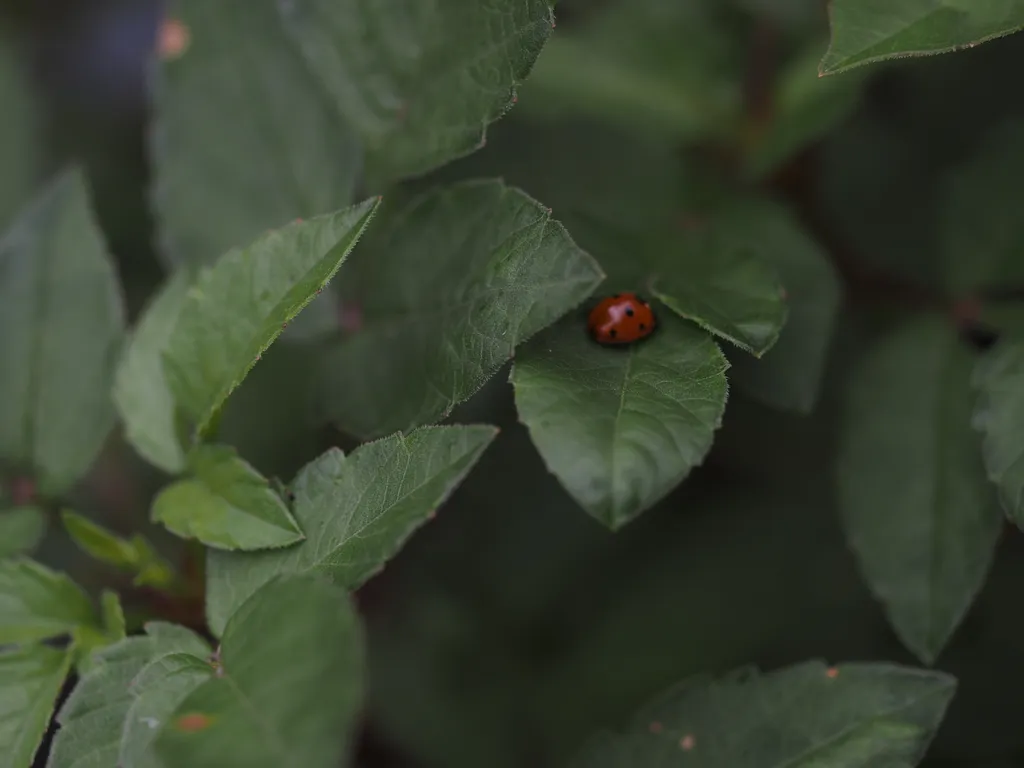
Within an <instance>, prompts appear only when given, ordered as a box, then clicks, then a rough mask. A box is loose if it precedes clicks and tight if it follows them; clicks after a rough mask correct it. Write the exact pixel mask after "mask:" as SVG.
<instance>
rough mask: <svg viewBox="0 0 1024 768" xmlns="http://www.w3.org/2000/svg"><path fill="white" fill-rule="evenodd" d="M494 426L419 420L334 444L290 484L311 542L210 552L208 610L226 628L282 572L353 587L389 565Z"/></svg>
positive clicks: (213, 624)
mask: <svg viewBox="0 0 1024 768" xmlns="http://www.w3.org/2000/svg"><path fill="white" fill-rule="evenodd" d="M496 434H497V429H496V428H495V427H490V426H445V427H423V428H421V429H417V430H415V431H413V432H412V433H411V434H409V435H408V436H402V435H392V436H390V437H386V438H384V439H382V440H377V441H375V442H372V443H366V444H365V445H361V446H360V447H359V448H357V449H356V450H355V451H354V452H353V453H352V455H350V456H347V457H346V456H345V455H344V454H342V452H341V451H339V450H338V449H331V450H329V451H327V452H326V453H324V454H323V455H322V456H320V457H319V458H318V459H316V460H314V461H312V462H310V463H309V464H307V465H306V466H305V467H304V468H303V469H302V471H300V472H299V474H298V475H297V476H296V478H295V481H294V482H293V483H292V489H293V491H294V493H295V501H294V502H293V504H292V506H293V509H294V510H295V516H296V517H297V518H298V519H299V522H300V523H301V524H302V527H303V529H304V530H305V531H306V532H307V538H306V541H304V542H303V543H302V544H300V545H298V546H296V547H292V548H290V549H287V550H281V551H277V552H258V553H240V552H231V553H222V552H213V551H211V552H210V553H209V558H208V561H207V568H206V574H207V590H206V613H207V617H208V621H209V624H210V628H211V630H213V632H214V633H216V634H218V635H219V634H220V632H221V631H222V630H223V628H224V625H225V623H226V622H227V620H228V618H229V617H230V616H231V615H232V613H233V612H234V610H235V609H236V608H237V607H238V606H239V605H241V604H242V603H243V602H245V601H246V600H247V599H248V598H249V596H250V595H252V594H253V593H254V592H255V591H256V590H257V589H258V588H259V587H260V586H261V585H262V584H264V583H266V582H267V581H269V580H270V579H271V578H273V577H274V576H276V575H278V574H290V573H300V574H301V573H319V574H324V575H326V576H328V577H329V578H330V579H331V580H332V581H334V582H335V583H336V584H340V585H341V586H344V587H346V588H348V589H355V588H357V587H358V586H359V585H361V584H362V583H363V582H365V581H366V580H367V579H369V578H370V577H371V576H373V575H374V574H375V573H377V572H378V571H380V569H381V568H383V567H384V563H385V562H387V560H388V559H390V558H391V557H393V556H394V555H395V554H396V553H397V552H398V550H399V549H400V548H401V546H402V544H404V543H405V541H406V540H407V539H408V538H409V537H410V536H411V535H412V534H413V532H414V531H415V530H416V528H418V527H419V526H420V525H422V524H423V523H424V522H426V520H427V519H428V518H429V516H430V515H431V514H433V512H434V511H435V510H436V509H437V508H438V507H439V506H441V504H443V503H444V501H445V499H447V498H448V496H449V494H451V492H452V491H453V490H454V489H455V488H456V487H457V486H458V484H459V483H460V482H461V481H462V479H463V478H464V477H465V476H466V474H467V473H468V472H469V470H470V469H472V467H473V465H474V464H476V462H477V460H478V459H479V458H480V455H481V454H482V453H483V452H484V450H485V449H486V448H487V446H488V445H490V443H491V441H492V440H493V439H494V436H495V435H496Z"/></svg>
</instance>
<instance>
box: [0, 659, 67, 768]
mask: <svg viewBox="0 0 1024 768" xmlns="http://www.w3.org/2000/svg"><path fill="white" fill-rule="evenodd" d="M70 658H71V657H70V654H68V653H67V652H66V651H62V650H58V649H56V648H49V647H47V646H45V645H31V646H26V647H24V648H12V649H8V650H6V651H2V652H0V768H28V766H30V765H32V758H33V756H34V755H35V752H36V750H37V749H38V748H39V743H40V742H41V741H42V739H43V734H44V733H46V727H47V726H48V725H49V724H50V717H51V715H52V714H53V707H54V704H55V702H56V700H57V696H58V694H60V689H61V686H63V684H64V678H65V677H67V674H68V671H69V668H70Z"/></svg>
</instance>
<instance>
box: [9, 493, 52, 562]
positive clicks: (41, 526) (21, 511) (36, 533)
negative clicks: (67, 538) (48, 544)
mask: <svg viewBox="0 0 1024 768" xmlns="http://www.w3.org/2000/svg"><path fill="white" fill-rule="evenodd" d="M45 534H46V513H45V512H43V510H41V509H39V508H38V507H32V506H20V507H13V508H11V509H0V558H4V557H11V556H12V555H20V554H27V553H29V552H31V551H32V550H34V549H35V548H36V545H37V544H38V543H39V542H40V540H41V539H42V538H43V536H44V535H45Z"/></svg>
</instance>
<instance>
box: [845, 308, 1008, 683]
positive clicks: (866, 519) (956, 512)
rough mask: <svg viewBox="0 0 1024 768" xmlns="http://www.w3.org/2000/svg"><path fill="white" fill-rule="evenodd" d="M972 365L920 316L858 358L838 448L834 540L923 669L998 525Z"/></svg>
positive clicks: (942, 330) (981, 565) (961, 604)
mask: <svg viewBox="0 0 1024 768" xmlns="http://www.w3.org/2000/svg"><path fill="white" fill-rule="evenodd" d="M971 368H972V359H971V355H970V352H969V350H968V349H967V348H966V347H965V346H964V345H963V344H962V343H961V342H960V341H959V339H958V338H957V335H956V332H955V330H954V329H953V328H952V327H948V326H947V325H945V324H944V323H943V322H942V321H941V320H940V319H935V318H931V317H926V318H923V319H919V320H916V321H913V322H910V323H908V324H907V325H906V326H904V327H902V328H900V329H898V330H897V331H895V332H893V333H892V334H891V335H889V336H887V337H884V338H883V339H882V340H880V341H878V342H877V343H876V344H875V345H874V346H873V347H872V348H870V349H869V350H868V352H867V354H866V356H865V358H864V359H863V360H862V361H861V362H860V364H859V366H858V367H857V368H856V370H855V371H854V372H853V374H851V378H850V380H849V383H848V387H849V389H848V392H847V403H846V412H845V425H844V428H843V431H842V433H841V435H842V437H841V442H840V448H839V467H838V473H839V474H838V479H839V499H840V504H841V511H842V516H843V522H844V526H845V529H846V537H847V540H848V542H849V544H850V546H851V548H852V549H853V551H854V554H855V555H856V557H857V560H858V561H859V564H860V567H861V570H862V572H863V574H864V577H865V578H866V579H867V582H868V585H869V587H870V588H871V590H872V592H874V594H875V595H876V597H877V598H878V599H879V600H880V601H881V603H882V606H883V607H884V609H885V611H886V614H887V616H888V617H889V621H890V622H891V623H892V625H893V628H894V629H895V630H896V633H897V634H898V635H899V636H900V638H901V639H902V640H903V642H904V644H905V645H906V646H907V647H908V648H909V649H910V650H911V651H913V652H914V654H915V655H917V657H918V658H920V659H921V660H923V661H924V662H925V663H928V664H930V663H932V662H934V660H935V659H936V657H937V656H938V655H939V653H940V652H941V651H942V649H943V647H944V646H945V645H946V642H947V641H948V640H949V638H950V636H951V635H952V634H953V631H954V630H955V629H956V627H957V626H958V625H959V624H960V622H961V621H962V620H963V617H964V615H965V614H966V612H967V609H968V608H969V607H970V605H971V603H972V602H973V600H974V597H975V595H977V593H978V590H979V589H980V588H981V586H982V584H983V583H984V581H985V578H986V575H987V574H988V570H989V566H990V564H991V561H992V557H993V555H994V550H995V544H996V539H997V538H998V536H999V531H1000V527H1001V524H1002V516H1001V515H1000V513H999V505H998V503H997V501H996V499H995V494H994V493H993V490H992V488H991V486H990V485H989V483H988V481H987V479H986V477H985V470H984V467H983V465H982V459H981V450H980V446H979V443H980V439H979V436H978V435H977V434H976V433H975V432H973V431H972V429H971V409H972V406H973V394H972V392H971V384H970V378H971Z"/></svg>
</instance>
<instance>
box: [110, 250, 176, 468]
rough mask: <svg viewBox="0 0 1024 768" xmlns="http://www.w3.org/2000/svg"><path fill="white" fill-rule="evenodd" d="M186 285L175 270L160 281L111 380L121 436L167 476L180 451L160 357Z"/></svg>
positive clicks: (172, 327)
mask: <svg viewBox="0 0 1024 768" xmlns="http://www.w3.org/2000/svg"><path fill="white" fill-rule="evenodd" d="M191 281H192V276H191V275H190V274H189V272H188V271H187V270H185V269H179V270H178V271H177V272H175V273H174V274H172V275H171V277H170V278H168V280H167V281H166V282H165V283H164V285H163V286H162V287H161V289H160V291H159V292H158V293H157V294H156V296H155V297H154V298H153V299H152V300H151V301H150V303H149V305H148V306H147V307H146V309H145V311H144V312H143V313H142V318H141V320H140V321H139V324H138V325H137V326H136V327H135V329H134V330H133V331H132V334H131V338H130V340H129V342H128V344H127V345H126V346H125V350H124V354H123V355H122V356H121V361H120V364H119V365H118V368H117V373H116V375H115V378H114V405H115V406H116V407H117V412H118V414H119V415H120V416H121V419H122V420H123V421H124V431H125V437H126V438H127V439H128V442H130V443H131V444H132V446H133V447H134V448H135V450H136V451H138V452H139V455H140V456H142V457H143V458H144V459H146V461H148V462H149V463H150V464H153V465H154V466H156V467H159V468H160V469H162V470H164V471H165V472H167V473H168V474H172V475H175V474H178V473H179V472H181V471H183V470H184V469H185V450H184V448H183V447H182V445H181V438H180V436H179V434H178V426H177V422H176V419H175V409H174V396H173V395H172V394H171V390H170V389H169V388H168V385H167V379H166V378H165V377H164V365H163V354H164V350H165V349H167V344H168V342H169V341H170V338H171V332H172V331H173V330H174V326H175V325H176V324H177V322H178V316H179V315H180V313H181V308H182V305H183V304H184V303H185V297H186V296H187V295H188V293H187V292H188V288H189V285H190V284H191Z"/></svg>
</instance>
